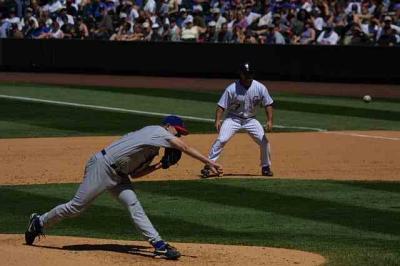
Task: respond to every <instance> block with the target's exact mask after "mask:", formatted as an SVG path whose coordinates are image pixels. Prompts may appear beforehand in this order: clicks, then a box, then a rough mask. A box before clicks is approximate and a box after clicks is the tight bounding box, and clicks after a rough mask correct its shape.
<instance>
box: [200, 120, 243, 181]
mask: <svg viewBox="0 0 400 266" xmlns="http://www.w3.org/2000/svg"><path fill="white" fill-rule="evenodd" d="M240 128H241V124H240V122H239V121H238V120H236V119H232V118H229V117H228V118H226V119H225V120H224V122H223V123H222V125H221V128H220V130H219V135H218V137H217V139H216V140H215V141H214V143H213V145H212V146H211V149H210V152H209V153H208V158H209V159H210V160H212V161H214V162H215V161H216V160H218V158H219V156H220V155H221V153H222V151H223V149H224V146H225V144H226V143H227V142H228V141H229V140H230V139H231V138H232V136H233V135H235V134H236V132H237V131H238V130H239V129H240ZM207 172H208V174H209V170H207V166H206V167H205V168H204V169H203V170H202V171H201V174H202V176H203V177H208V175H207Z"/></svg>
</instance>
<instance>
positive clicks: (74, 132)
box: [0, 99, 214, 138]
mask: <svg viewBox="0 0 400 266" xmlns="http://www.w3.org/2000/svg"><path fill="white" fill-rule="evenodd" d="M161 120H162V119H161V118H160V117H153V116H145V115H135V114H129V113H120V112H111V111H105V110H93V109H82V108H76V107H72V106H59V105H51V104H44V103H34V102H22V101H15V100H10V99H0V121H1V123H0V136H1V137H3V138H13V137H39V136H43V137H47V136H90V135H122V134H125V133H127V132H130V131H133V130H137V129H140V128H142V127H144V126H148V125H158V124H160V123H161ZM12 123H16V126H15V128H13V127H10V126H12V125H13V124H12ZM186 124H187V126H188V127H189V128H190V129H191V131H192V132H196V133H204V132H211V131H214V126H213V124H212V123H209V122H199V121H187V123H186ZM22 125H26V128H31V129H32V131H21V130H18V129H19V128H21V126H22ZM2 126H4V128H1V127H2Z"/></svg>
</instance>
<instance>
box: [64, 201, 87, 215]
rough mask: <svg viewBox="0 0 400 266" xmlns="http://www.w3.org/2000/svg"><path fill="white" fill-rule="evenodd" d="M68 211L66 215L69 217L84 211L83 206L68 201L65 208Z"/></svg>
mask: <svg viewBox="0 0 400 266" xmlns="http://www.w3.org/2000/svg"><path fill="white" fill-rule="evenodd" d="M65 207H66V208H67V210H68V213H69V215H70V216H71V217H73V216H78V215H79V214H81V213H82V212H83V211H84V210H85V206H84V205H83V204H81V203H79V202H76V201H70V202H68V203H67V204H66V206H65Z"/></svg>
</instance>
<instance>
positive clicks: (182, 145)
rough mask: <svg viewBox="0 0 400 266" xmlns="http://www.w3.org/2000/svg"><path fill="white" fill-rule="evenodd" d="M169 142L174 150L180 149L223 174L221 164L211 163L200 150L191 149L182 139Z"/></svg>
mask: <svg viewBox="0 0 400 266" xmlns="http://www.w3.org/2000/svg"><path fill="white" fill-rule="evenodd" d="M169 142H170V143H171V145H172V146H173V148H175V149H178V150H180V151H182V152H184V153H186V154H187V155H189V156H190V157H192V158H194V159H197V160H199V161H201V162H203V163H204V164H208V165H210V166H212V167H215V168H216V170H218V172H221V173H222V167H221V166H220V165H219V164H217V163H215V162H214V161H211V160H210V159H208V158H207V157H206V156H204V155H203V154H201V153H200V152H199V151H198V150H196V149H195V148H193V147H190V146H189V145H187V144H186V143H185V142H183V141H182V140H181V139H179V138H173V139H171V140H169Z"/></svg>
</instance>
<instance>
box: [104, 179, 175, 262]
mask: <svg viewBox="0 0 400 266" xmlns="http://www.w3.org/2000/svg"><path fill="white" fill-rule="evenodd" d="M109 191H110V193H111V194H112V195H113V196H114V197H115V198H116V199H117V200H118V201H119V202H121V204H123V205H124V206H125V207H126V208H127V210H128V212H129V215H130V217H131V220H132V222H133V224H134V225H135V227H136V229H137V230H138V231H139V232H141V233H142V235H143V237H144V238H145V239H146V240H147V241H149V243H150V244H152V245H153V246H154V248H155V254H156V255H162V256H164V257H166V258H167V259H177V258H179V257H180V253H179V252H178V251H177V250H176V249H175V248H173V247H172V246H170V245H169V244H168V243H167V242H165V241H164V240H162V239H161V237H160V235H159V233H158V232H157V230H156V229H155V228H154V226H153V224H152V223H151V221H150V219H149V218H148V217H147V215H146V213H145V211H144V209H143V207H142V205H141V204H140V201H139V200H138V198H137V196H136V193H135V192H134V191H133V188H132V184H131V182H130V180H129V179H128V178H125V179H122V182H121V183H120V184H118V185H117V186H115V187H113V188H112V189H110V190H109Z"/></svg>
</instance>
